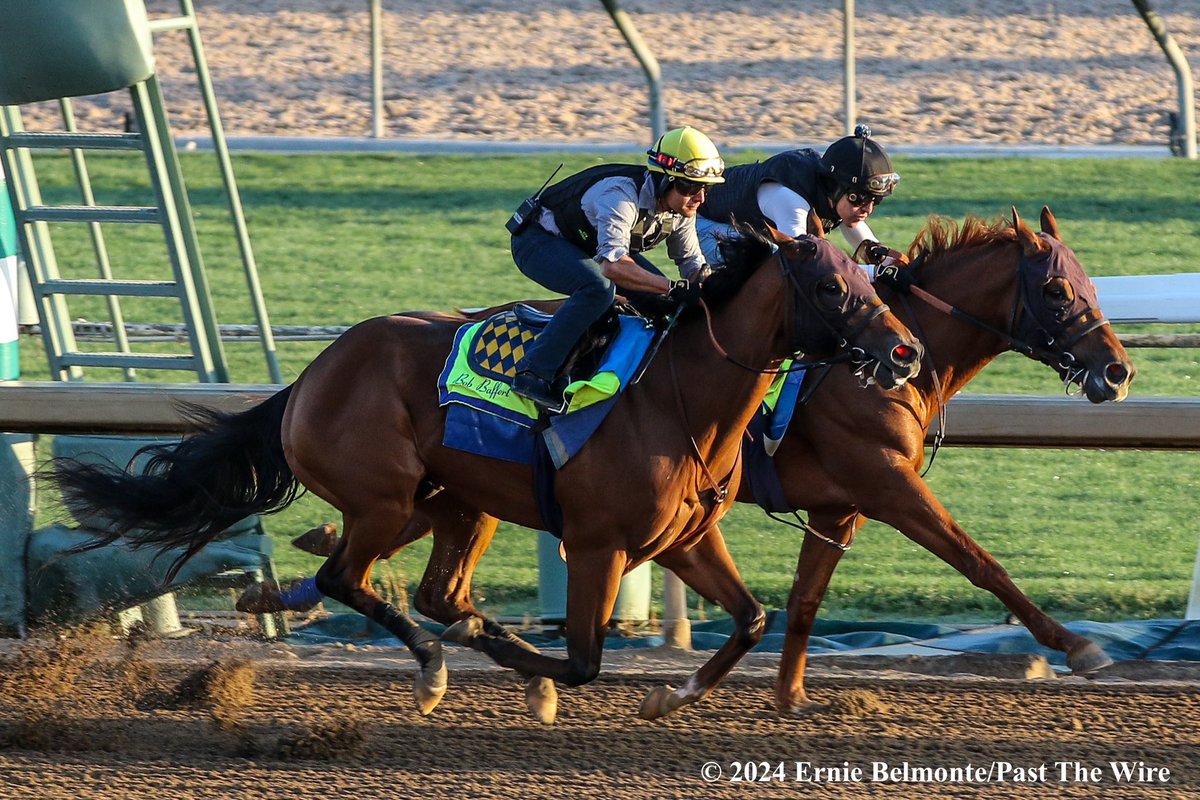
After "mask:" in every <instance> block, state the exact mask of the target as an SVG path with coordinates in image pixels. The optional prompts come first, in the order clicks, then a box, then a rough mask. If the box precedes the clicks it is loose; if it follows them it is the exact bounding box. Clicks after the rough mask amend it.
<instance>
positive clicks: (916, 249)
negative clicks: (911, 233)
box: [908, 214, 1017, 259]
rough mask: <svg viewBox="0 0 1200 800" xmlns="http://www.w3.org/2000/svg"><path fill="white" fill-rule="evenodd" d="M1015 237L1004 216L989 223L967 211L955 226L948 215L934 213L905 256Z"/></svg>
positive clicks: (974, 245) (1006, 240)
mask: <svg viewBox="0 0 1200 800" xmlns="http://www.w3.org/2000/svg"><path fill="white" fill-rule="evenodd" d="M1016 238H1017V232H1016V231H1015V230H1013V227H1012V223H1011V222H1010V221H1009V220H1007V219H1006V218H1004V217H1000V218H999V219H997V220H996V221H995V222H991V223H989V222H986V221H984V220H983V219H981V218H979V217H977V216H975V215H974V214H968V215H967V217H966V219H964V220H963V221H962V224H961V225H959V224H958V222H956V221H955V220H952V219H950V218H949V217H942V216H938V215H936V214H934V215H931V216H930V217H929V219H928V220H926V222H925V227H923V228H921V232H920V233H918V234H917V238H916V239H914V240H913V243H912V244H911V245H909V246H908V257H909V258H910V259H912V258H916V257H917V255H918V254H919V253H924V254H925V257H926V258H927V259H928V258H933V257H935V256H938V255H940V254H942V253H946V252H949V251H951V250H960V249H963V248H967V247H983V246H984V245H989V244H993V243H995V242H1011V241H1015V240H1016Z"/></svg>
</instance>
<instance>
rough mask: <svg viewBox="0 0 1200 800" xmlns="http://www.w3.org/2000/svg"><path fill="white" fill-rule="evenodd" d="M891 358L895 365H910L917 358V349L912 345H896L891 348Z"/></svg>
mask: <svg viewBox="0 0 1200 800" xmlns="http://www.w3.org/2000/svg"><path fill="white" fill-rule="evenodd" d="M892 358H893V359H895V361H896V363H897V364H911V363H912V362H913V361H915V360H916V358H917V348H915V347H913V346H912V345H907V344H898V345H896V346H895V347H893V348H892Z"/></svg>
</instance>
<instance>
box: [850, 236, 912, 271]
mask: <svg viewBox="0 0 1200 800" xmlns="http://www.w3.org/2000/svg"><path fill="white" fill-rule="evenodd" d="M854 260H855V261H857V262H858V263H860V264H874V265H875V266H876V267H885V266H888V265H889V264H903V265H907V264H908V256H906V255H904V254H903V253H901V252H900V251H899V250H893V249H892V248H890V247H888V246H887V245H883V244H880V243H879V242H875V241H872V240H870V239H864V240H863V241H862V243H860V244H859V245H858V247H857V248H855V250H854Z"/></svg>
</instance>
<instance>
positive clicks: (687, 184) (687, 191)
mask: <svg viewBox="0 0 1200 800" xmlns="http://www.w3.org/2000/svg"><path fill="white" fill-rule="evenodd" d="M711 188H712V184H711V183H697V182H695V181H685V180H684V179H683V178H676V179H675V189H676V191H678V192H679V193H680V194H681V195H683V196H684V197H695V196H696V195H698V194H700V193H701V192H703V191H704V190H706V189H711Z"/></svg>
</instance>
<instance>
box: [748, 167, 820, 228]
mask: <svg viewBox="0 0 1200 800" xmlns="http://www.w3.org/2000/svg"><path fill="white" fill-rule="evenodd" d="M756 197H757V198H758V210H759V211H761V212H762V215H763V216H764V217H766V218H767V219H768V220H770V222H771V224H772V225H774V226H775V230H777V231H779V232H780V233H782V234H785V235H787V236H792V237H795V236H799V235H801V234H803V233H808V210H809V209H810V208H812V206H811V205H810V204H809V202H808V201H807V200H805V199H804V197H803V195H801V194H799V193H798V192H796V191H793V190H792V189H789V188H788V187H786V186H784V185H783V184H782V183H777V182H775V181H767V182H766V183H764V184H762V185H761V186H759V187H758V194H757V195H756Z"/></svg>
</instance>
